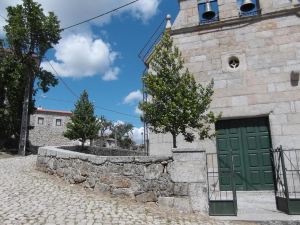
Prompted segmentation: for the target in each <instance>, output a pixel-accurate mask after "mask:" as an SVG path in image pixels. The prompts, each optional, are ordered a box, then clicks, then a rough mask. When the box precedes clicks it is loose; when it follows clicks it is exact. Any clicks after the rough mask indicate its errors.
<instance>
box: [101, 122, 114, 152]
mask: <svg viewBox="0 0 300 225" xmlns="http://www.w3.org/2000/svg"><path fill="white" fill-rule="evenodd" d="M99 124H100V130H99V137H98V141H99V142H100V143H99V144H100V146H101V147H102V146H103V144H104V140H105V138H106V137H107V136H109V135H108V134H106V133H105V132H106V131H108V130H110V129H111V127H112V122H111V121H109V120H107V119H106V118H105V117H104V116H101V117H100V119H99Z"/></svg>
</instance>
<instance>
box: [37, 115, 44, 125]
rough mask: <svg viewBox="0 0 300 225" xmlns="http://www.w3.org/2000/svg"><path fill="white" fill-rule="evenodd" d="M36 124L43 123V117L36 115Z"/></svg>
mask: <svg viewBox="0 0 300 225" xmlns="http://www.w3.org/2000/svg"><path fill="white" fill-rule="evenodd" d="M40 121H41V122H40ZM37 124H38V125H44V124H45V118H44V117H42V116H38V118H37Z"/></svg>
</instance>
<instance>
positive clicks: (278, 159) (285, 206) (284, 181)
mask: <svg viewBox="0 0 300 225" xmlns="http://www.w3.org/2000/svg"><path fill="white" fill-rule="evenodd" d="M271 157H272V158H271V159H272V166H273V171H274V185H275V199H276V206H277V209H278V210H280V211H283V212H285V213H288V214H297V215H299V214H300V162H299V160H300V149H289V150H287V149H282V147H281V146H280V147H279V148H276V149H271Z"/></svg>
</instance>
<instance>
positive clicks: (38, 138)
mask: <svg viewBox="0 0 300 225" xmlns="http://www.w3.org/2000/svg"><path fill="white" fill-rule="evenodd" d="M71 115H72V113H71V112H67V111H58V110H47V109H41V108H38V109H37V110H36V112H35V113H34V114H33V115H31V116H30V126H31V127H32V129H30V130H29V141H30V146H31V147H33V148H34V147H40V146H58V145H67V144H71V143H73V142H72V141H70V140H69V139H67V138H65V137H64V136H63V132H65V131H66V124H67V122H68V121H69V120H70V116H71Z"/></svg>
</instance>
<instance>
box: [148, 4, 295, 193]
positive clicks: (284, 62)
mask: <svg viewBox="0 0 300 225" xmlns="http://www.w3.org/2000/svg"><path fill="white" fill-rule="evenodd" d="M245 2H250V3H252V6H251V7H250V8H248V9H246V10H244V11H243V10H242V8H241V7H242V4H243V3H245ZM173 4H175V2H174V3H173ZM179 4H180V11H179V14H178V15H177V17H176V19H175V21H174V23H173V25H172V28H171V34H172V38H173V40H174V44H175V45H176V46H177V47H179V49H180V51H181V52H182V55H183V57H184V60H185V66H186V67H187V68H188V69H189V70H190V72H192V73H193V74H194V76H195V78H196V80H197V81H198V82H201V83H203V84H207V83H208V82H210V81H211V80H212V79H214V83H215V86H214V90H215V94H214V97H213V102H212V104H211V109H212V110H213V111H214V112H217V113H219V112H222V119H221V120H220V121H219V122H218V123H217V124H216V125H215V129H216V131H217V137H216V138H215V139H214V140H206V141H195V142H194V143H187V142H185V141H184V140H183V138H182V137H179V140H178V147H185V148H198V149H205V150H206V151H207V152H212V153H213V152H218V153H219V154H222V155H223V156H224V157H227V156H228V154H229V152H230V151H231V150H232V152H233V153H232V154H233V155H234V157H236V160H237V161H238V163H236V170H237V171H239V172H238V173H241V174H245V176H248V177H249V180H252V181H251V182H252V183H251V184H250V186H251V187H254V188H255V189H272V188H273V181H272V171H271V170H272V169H271V167H270V156H269V149H270V148H271V147H273V148H275V147H278V146H280V145H282V146H283V147H284V148H287V149H291V148H300V86H299V71H300V18H299V16H300V7H299V2H298V1H295V0H293V1H292V0H267V1H265V0H260V1H259V0H252V1H243V0H218V1H216V0H210V1H204V0H179ZM208 6H211V8H209V7H208ZM171 150H172V138H171V135H169V134H166V135H163V134H153V133H150V134H149V152H150V155H170V154H171ZM257 177H259V179H258V178H257ZM256 178H257V179H256ZM250 186H249V185H247V184H246V183H243V181H241V183H240V184H238V189H240V190H251V188H250Z"/></svg>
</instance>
